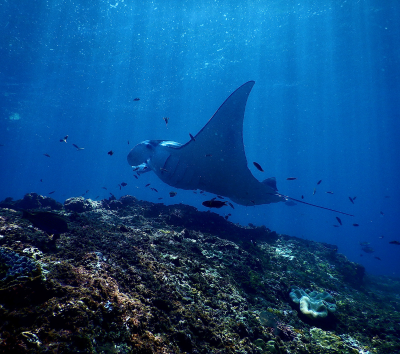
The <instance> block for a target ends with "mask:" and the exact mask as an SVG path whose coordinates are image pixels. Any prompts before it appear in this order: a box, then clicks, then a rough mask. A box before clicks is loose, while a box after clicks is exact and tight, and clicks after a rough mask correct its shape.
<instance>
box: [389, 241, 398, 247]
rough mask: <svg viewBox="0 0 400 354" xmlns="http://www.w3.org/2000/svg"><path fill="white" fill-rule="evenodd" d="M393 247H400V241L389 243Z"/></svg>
mask: <svg viewBox="0 0 400 354" xmlns="http://www.w3.org/2000/svg"><path fill="white" fill-rule="evenodd" d="M389 243H390V244H391V245H398V246H399V245H400V242H399V241H390V242H389Z"/></svg>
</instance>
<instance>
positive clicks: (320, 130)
mask: <svg viewBox="0 0 400 354" xmlns="http://www.w3.org/2000/svg"><path fill="white" fill-rule="evenodd" d="M319 3H320V2H318V4H315V1H245V2H243V1H202V2H201V4H200V2H199V1H151V2H150V1H149V2H145V1H133V0H124V1H122V0H121V1H116V0H113V1H72V0H57V1H56V0H52V1H46V2H44V1H41V2H35V1H27V0H26V1H18V2H17V1H10V0H8V1H6V0H0V28H1V31H0V144H2V145H3V146H0V186H1V187H0V199H4V198H5V197H8V196H11V197H13V198H16V199H17V198H21V197H22V196H23V195H24V194H25V193H28V192H37V193H40V194H43V195H48V193H49V192H51V191H55V193H54V194H52V195H51V196H52V197H54V198H55V199H57V200H59V201H61V202H63V201H64V200H65V199H66V198H69V197H71V196H79V195H82V194H83V193H85V191H86V190H89V192H88V193H87V194H85V197H87V198H92V199H94V198H95V197H99V198H105V197H109V192H112V193H113V194H115V195H116V196H117V197H119V196H121V195H124V194H131V195H134V196H136V197H138V198H140V199H146V200H150V201H158V200H157V198H159V197H163V198H164V199H163V200H161V201H162V202H165V203H169V204H171V203H178V202H184V203H188V204H191V205H194V206H196V207H198V208H199V210H206V208H204V207H203V206H201V202H202V201H203V200H204V199H206V198H210V196H206V197H201V196H199V195H196V194H194V193H193V192H190V191H179V190H178V195H177V196H176V197H174V198H170V197H169V196H168V192H169V191H171V190H172V188H170V187H169V186H167V185H163V184H162V182H160V181H159V180H157V178H156V177H155V176H154V175H152V174H146V175H143V176H142V177H141V178H140V179H139V180H136V179H134V178H133V173H132V171H131V168H130V167H129V166H128V164H127V162H126V155H127V154H128V152H129V150H130V149H131V148H132V147H133V146H134V145H135V144H136V143H138V142H140V141H142V140H145V139H170V140H174V141H178V142H181V143H184V142H186V141H187V140H188V133H189V132H191V133H192V134H195V133H197V131H198V130H199V129H201V128H202V127H203V125H204V124H205V123H206V121H207V120H208V119H209V118H210V117H211V116H212V114H213V113H214V112H215V110H216V109H217V108H218V107H219V105H220V104H221V103H222V102H223V101H224V100H225V99H226V98H227V97H228V95H229V94H230V93H231V92H232V91H234V90H235V89H236V88H237V87H239V86H240V85H241V84H243V83H244V82H246V81H248V80H255V81H256V85H255V86H254V88H253V91H252V93H251V95H250V98H249V101H248V105H247V110H246V116H245V122H244V143H245V149H246V153H247V157H248V161H249V167H250V169H251V170H252V172H253V174H254V175H255V176H256V177H257V178H259V179H260V180H262V179H264V178H266V177H270V176H275V177H276V178H277V180H278V188H279V190H280V192H282V193H284V194H288V195H290V196H293V197H295V198H299V197H300V196H301V195H304V197H305V199H304V200H305V201H308V202H311V203H316V204H321V205H324V206H327V207H331V208H335V209H339V210H343V211H345V212H350V213H354V214H355V215H356V216H355V217H354V218H351V217H345V216H343V217H342V216H341V219H342V221H343V226H341V227H337V228H335V227H333V224H336V219H335V216H336V215H337V214H335V213H331V212H328V211H323V210H319V209H316V208H312V207H309V206H303V205H297V206H294V207H288V206H286V205H285V204H284V203H280V204H272V205H264V206H257V207H247V208H245V207H236V208H235V210H232V209H231V208H229V207H227V208H222V209H221V210H220V211H219V212H220V213H221V214H222V215H225V214H227V213H229V212H230V213H232V217H231V220H232V221H234V222H240V223H242V224H247V223H248V222H252V223H254V224H256V225H261V224H264V225H266V226H267V227H269V228H270V229H272V230H276V231H277V232H278V233H286V234H289V235H294V236H299V237H304V238H307V239H313V240H318V241H325V242H329V243H334V244H337V245H338V246H339V252H341V253H344V254H345V255H346V256H347V257H348V258H349V259H351V260H352V261H356V262H360V263H362V264H363V265H365V266H366V267H367V270H368V271H369V272H371V273H378V274H379V273H381V274H388V275H397V276H399V275H400V274H399V273H400V261H399V256H400V246H395V245H390V244H389V243H388V242H389V241H391V240H400V235H399V229H400V227H399V226H400V222H399V215H400V205H399V203H398V201H399V199H400V198H399V197H400V196H399V194H400V193H399V192H400V191H399V187H398V180H399V175H400V168H399V161H400V153H399V143H398V138H399V131H400V129H399V128H400V119H399V118H400V77H399V72H400V46H399V38H400V18H399V17H400V15H399V14H400V3H399V2H398V1H397V0H392V1H390V0H387V1H384V2H382V1H378V0H375V1H370V0H365V1H363V0H360V1H337V0H334V1H333V0H332V1H328V0H327V1H323V2H321V3H322V4H319ZM135 97H139V98H140V101H138V102H134V101H133V98H135ZM15 113H17V114H18V115H19V117H20V119H18V120H12V119H10V117H12V116H13V115H14V114H15ZM166 116H168V117H169V118H170V120H169V123H168V126H166V125H165V122H164V121H163V117H166ZM14 117H15V115H14ZM66 134H68V135H69V138H68V143H67V144H65V143H60V142H59V139H60V138H62V137H63V136H64V135H66ZM128 141H129V143H130V144H129V145H128ZM72 143H75V144H77V145H78V146H81V147H84V148H85V149H84V150H82V151H76V150H75V149H74V148H73V147H72ZM109 150H113V151H114V152H115V154H114V155H113V156H109V155H108V154H107V152H108V151H109ZM45 153H47V154H49V155H50V156H51V157H50V158H48V157H46V156H44V155H43V154H45ZM253 161H257V162H258V163H260V164H261V165H262V166H263V168H264V170H265V171H266V172H265V173H261V172H259V171H257V170H256V169H255V168H254V167H253V165H252V163H251V162H253ZM289 176H295V177H297V180H295V181H287V180H286V178H287V177H289ZM41 179H42V180H43V182H40V180H41ZM319 180H322V183H321V184H320V185H318V186H317V185H316V183H317V181H319ZM121 182H126V183H128V186H127V187H125V188H124V189H123V190H122V191H120V190H119V187H118V184H119V183H121ZM146 183H151V184H152V186H153V187H155V188H157V189H158V191H159V193H155V192H153V191H151V190H150V189H149V188H145V187H144V185H145V184H146ZM102 187H107V190H104V189H102ZM315 187H317V192H316V194H315V195H313V190H314V188H315ZM326 191H333V192H334V194H333V195H330V194H326V193H325V192H326ZM349 196H350V197H354V196H357V199H356V201H355V204H354V205H353V204H351V203H350V201H349V199H348V197H349ZM381 212H382V213H383V215H382V213H381ZM353 223H359V224H360V226H359V227H358V228H356V227H353V226H352V224H353ZM382 235H383V236H384V238H379V237H380V236H382ZM363 241H367V242H370V246H371V247H373V248H374V249H375V253H373V254H366V253H364V252H362V251H361V246H360V244H359V243H360V242H363ZM374 257H379V258H380V259H381V260H378V259H376V258H374Z"/></svg>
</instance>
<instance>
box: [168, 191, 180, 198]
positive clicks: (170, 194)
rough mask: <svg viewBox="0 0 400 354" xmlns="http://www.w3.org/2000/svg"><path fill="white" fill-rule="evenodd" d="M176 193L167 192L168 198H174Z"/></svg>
mask: <svg viewBox="0 0 400 354" xmlns="http://www.w3.org/2000/svg"><path fill="white" fill-rule="evenodd" d="M177 194H178V193H176V192H169V196H170V197H171V198H172V197H175V196H176V195H177Z"/></svg>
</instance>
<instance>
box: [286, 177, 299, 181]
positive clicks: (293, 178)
mask: <svg viewBox="0 0 400 354" xmlns="http://www.w3.org/2000/svg"><path fill="white" fill-rule="evenodd" d="M295 179H297V177H288V178H286V180H287V181H294V180H295Z"/></svg>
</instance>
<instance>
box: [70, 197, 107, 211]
mask: <svg viewBox="0 0 400 354" xmlns="http://www.w3.org/2000/svg"><path fill="white" fill-rule="evenodd" d="M98 205H100V203H99V202H95V201H93V200H91V199H85V198H83V197H75V198H69V199H67V200H66V201H65V202H64V208H65V210H67V211H70V212H71V211H72V212H76V213H83V212H85V211H91V210H93V209H95V208H97V207H98Z"/></svg>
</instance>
